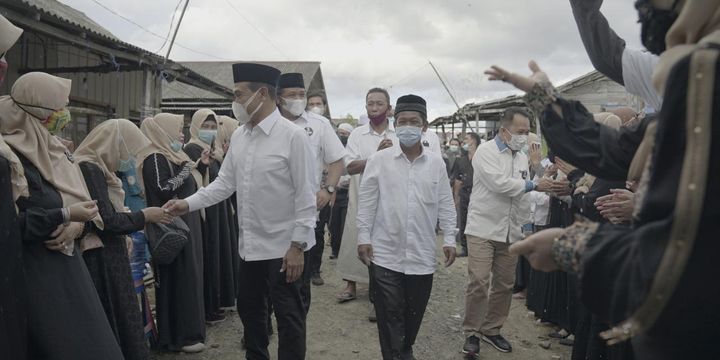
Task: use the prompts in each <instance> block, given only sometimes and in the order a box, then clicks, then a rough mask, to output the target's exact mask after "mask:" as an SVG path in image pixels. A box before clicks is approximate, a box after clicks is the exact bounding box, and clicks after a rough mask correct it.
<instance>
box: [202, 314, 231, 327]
mask: <svg viewBox="0 0 720 360" xmlns="http://www.w3.org/2000/svg"><path fill="white" fill-rule="evenodd" d="M225 319H226V317H225V315H220V314H217V313H215V314H206V315H205V324H208V325H215V324H217V323H221V322H223V321H225Z"/></svg>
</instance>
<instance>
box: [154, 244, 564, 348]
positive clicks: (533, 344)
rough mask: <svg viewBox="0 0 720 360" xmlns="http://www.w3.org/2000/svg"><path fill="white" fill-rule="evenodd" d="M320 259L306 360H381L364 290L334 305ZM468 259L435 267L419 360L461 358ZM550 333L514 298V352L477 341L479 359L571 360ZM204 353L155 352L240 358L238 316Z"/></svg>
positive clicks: (329, 268) (333, 279) (331, 269)
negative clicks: (321, 282) (548, 339)
mask: <svg viewBox="0 0 720 360" xmlns="http://www.w3.org/2000/svg"><path fill="white" fill-rule="evenodd" d="M328 254H329V248H326V254H325V256H324V259H323V261H324V263H323V267H322V269H323V273H322V276H323V278H324V279H325V285H323V286H313V288H312V306H311V309H310V314H309V315H308V320H307V328H308V333H307V339H308V340H307V344H308V345H307V346H308V349H307V359H308V360H340V359H342V360H377V359H381V356H380V347H379V343H378V335H377V327H376V325H375V324H374V323H370V322H369V321H368V320H367V315H368V311H369V308H368V299H367V287H366V286H361V287H359V289H358V295H359V297H358V299H357V300H355V301H351V302H349V303H346V304H338V303H337V302H336V300H335V294H336V293H337V292H340V291H341V290H342V288H343V285H344V283H343V281H342V280H341V279H339V278H338V277H337V275H336V273H335V260H328V258H327V255H328ZM466 277H467V260H466V259H465V258H461V259H458V261H457V262H456V263H455V264H453V265H452V266H451V267H450V268H447V269H446V268H443V267H440V266H439V267H438V271H437V272H436V273H435V279H434V284H433V291H432V296H431V298H430V302H429V304H428V308H427V311H426V313H425V318H424V321H423V325H422V328H421V330H420V334H419V335H418V339H417V341H416V343H415V347H414V350H415V357H416V358H417V359H418V360H445V359H448V360H449V359H452V360H462V359H463V358H464V357H463V355H462V354H461V353H460V349H461V347H462V344H463V341H464V338H463V334H462V327H461V324H462V317H463V314H464V312H465V310H464V309H465V296H464V293H465V282H466ZM549 332H551V329H549V328H547V327H544V326H541V325H536V324H535V322H534V319H533V318H532V317H531V316H529V315H528V312H527V310H526V309H525V305H524V301H516V300H513V304H512V308H511V310H510V317H509V319H508V321H507V322H506V324H505V327H504V328H503V330H502V333H503V335H504V336H505V337H506V338H507V339H508V341H510V343H511V344H512V345H513V352H512V353H509V354H503V353H500V352H498V351H496V350H495V349H493V348H491V347H490V346H489V345H488V344H485V343H482V342H481V351H480V355H481V359H499V360H500V359H501V360H527V359H532V360H545V359H548V360H550V359H569V358H570V355H569V354H570V348H569V347H566V346H563V345H560V344H558V343H557V342H556V341H552V342H551V347H550V349H547V350H546V349H543V348H541V347H540V346H539V345H538V344H539V343H540V342H542V341H543V340H546V338H544V339H541V337H544V336H545V335H547V333H549ZM207 334H208V339H207V345H208V347H209V348H208V350H206V351H205V352H203V353H201V354H193V355H191V354H155V355H154V359H156V360H171V359H178V360H209V359H218V360H230V359H233V360H235V359H244V358H245V354H244V351H243V350H241V347H240V338H241V336H242V324H241V323H240V320H239V318H238V316H237V313H234V312H233V313H230V316H229V317H228V320H227V321H225V322H223V323H220V324H218V325H215V326H211V327H209V328H208V332H207ZM270 354H271V357H272V358H273V359H277V336H273V337H272V339H271V344H270Z"/></svg>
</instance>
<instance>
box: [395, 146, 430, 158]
mask: <svg viewBox="0 0 720 360" xmlns="http://www.w3.org/2000/svg"><path fill="white" fill-rule="evenodd" d="M392 151H394V152H393V157H400V156H403V157H405V159H407V156H406V155H405V153H404V152H403V151H402V148H401V147H400V144H393V147H392ZM424 156H425V147H424V146H422V145H420V155H419V156H418V157H417V158H415V160H418V159H421V158H423V157H424Z"/></svg>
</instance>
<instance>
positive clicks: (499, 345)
mask: <svg viewBox="0 0 720 360" xmlns="http://www.w3.org/2000/svg"><path fill="white" fill-rule="evenodd" d="M482 339H483V341H484V342H486V343H488V344H490V345H492V346H493V347H494V348H496V349H498V351H502V352H511V351H512V346H510V343H509V342H507V340H505V338H504V337H502V335H483V337H482Z"/></svg>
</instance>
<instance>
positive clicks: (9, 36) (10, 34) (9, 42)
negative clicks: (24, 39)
mask: <svg viewBox="0 0 720 360" xmlns="http://www.w3.org/2000/svg"><path fill="white" fill-rule="evenodd" d="M22 32H23V30H22V29H21V28H19V27H17V26H15V25H13V24H12V23H11V22H10V21H9V20H8V19H6V18H5V17H4V16H2V15H0V55H2V54H4V53H5V52H7V51H8V50H10V48H11V47H12V46H13V45H14V44H15V42H16V41H17V40H18V39H19V38H20V35H21V34H22Z"/></svg>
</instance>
